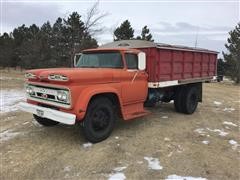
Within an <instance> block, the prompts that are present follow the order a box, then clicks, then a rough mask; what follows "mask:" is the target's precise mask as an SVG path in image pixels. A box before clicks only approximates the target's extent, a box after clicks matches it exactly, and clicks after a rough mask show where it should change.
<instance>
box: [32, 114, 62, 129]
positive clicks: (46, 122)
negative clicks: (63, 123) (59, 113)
mask: <svg viewBox="0 0 240 180" xmlns="http://www.w3.org/2000/svg"><path fill="white" fill-rule="evenodd" d="M33 117H34V119H35V120H36V121H37V122H38V123H39V124H41V125H43V126H55V125H57V124H58V123H59V122H57V121H53V120H51V119H47V118H42V117H39V116H37V115H35V114H34V115H33Z"/></svg>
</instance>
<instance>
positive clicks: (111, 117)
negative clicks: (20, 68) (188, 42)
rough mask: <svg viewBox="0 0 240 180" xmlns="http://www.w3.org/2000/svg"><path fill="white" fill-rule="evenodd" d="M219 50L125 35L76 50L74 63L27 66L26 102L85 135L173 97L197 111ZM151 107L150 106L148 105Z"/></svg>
mask: <svg viewBox="0 0 240 180" xmlns="http://www.w3.org/2000/svg"><path fill="white" fill-rule="evenodd" d="M217 54H218V52H216V51H212V50H208V49H201V48H192V47H186V46H176V45H168V44H161V43H155V42H150V41H143V40H121V41H115V42H112V43H108V44H105V45H102V46H100V47H98V48H95V49H87V50H83V51H82V52H81V53H77V54H76V55H75V58H74V63H73V64H74V67H72V68H51V69H35V70H28V71H26V74H25V78H26V83H25V89H26V94H27V100H26V102H21V103H20V108H21V109H22V110H23V111H26V112H29V113H32V114H33V116H34V118H35V120H36V121H37V122H38V123H40V124H42V125H44V126H54V125H56V124H58V123H63V124H67V125H74V124H76V123H80V124H81V125H82V132H83V133H84V136H85V138H86V139H87V140H88V141H90V142H92V143H97V142H100V141H103V140H105V139H106V138H108V137H109V136H110V134H111V132H112V130H113V128H114V125H115V122H116V120H117V119H123V120H124V121H128V120H132V119H135V118H139V117H142V116H146V115H148V114H149V113H150V110H151V107H153V106H155V105H156V103H158V102H170V101H172V100H173V101H174V107H175V110H176V111H177V112H179V113H184V114H192V113H193V112H194V111H195V110H196V108H197V106H198V103H199V102H202V84H203V83H204V82H210V81H211V80H212V79H213V78H214V76H215V75H216V69H217V68H216V66H217ZM146 107H147V109H146Z"/></svg>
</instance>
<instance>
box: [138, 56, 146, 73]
mask: <svg viewBox="0 0 240 180" xmlns="http://www.w3.org/2000/svg"><path fill="white" fill-rule="evenodd" d="M138 69H139V70H142V71H143V70H145V69H146V54H145V53H144V52H140V53H138Z"/></svg>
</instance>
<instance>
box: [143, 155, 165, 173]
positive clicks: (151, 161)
mask: <svg viewBox="0 0 240 180" xmlns="http://www.w3.org/2000/svg"><path fill="white" fill-rule="evenodd" d="M144 159H145V160H146V161H147V162H148V169H152V170H161V169H162V168H163V167H162V166H161V165H160V162H159V160H158V158H153V157H144Z"/></svg>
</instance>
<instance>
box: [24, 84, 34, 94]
mask: <svg viewBox="0 0 240 180" xmlns="http://www.w3.org/2000/svg"><path fill="white" fill-rule="evenodd" d="M26 92H27V93H28V94H30V95H33V94H35V92H34V90H33V88H32V87H31V86H27V87H26Z"/></svg>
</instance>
